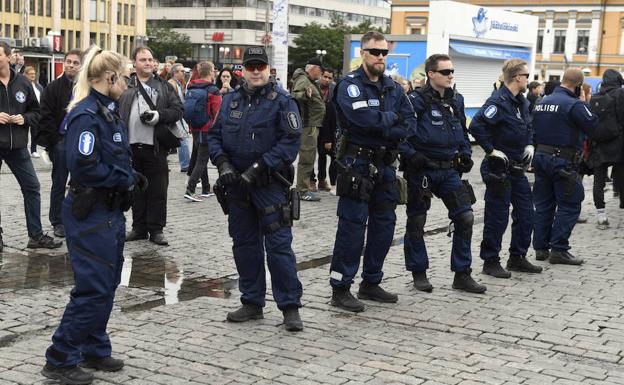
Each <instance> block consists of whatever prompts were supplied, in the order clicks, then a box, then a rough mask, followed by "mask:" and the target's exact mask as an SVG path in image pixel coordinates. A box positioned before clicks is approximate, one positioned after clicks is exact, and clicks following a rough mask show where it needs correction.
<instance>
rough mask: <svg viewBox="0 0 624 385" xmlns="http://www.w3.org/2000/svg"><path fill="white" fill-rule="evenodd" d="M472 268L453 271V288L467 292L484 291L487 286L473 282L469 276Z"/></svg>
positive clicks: (478, 292)
mask: <svg viewBox="0 0 624 385" xmlns="http://www.w3.org/2000/svg"><path fill="white" fill-rule="evenodd" d="M471 272H472V269H466V270H464V271H458V272H455V279H454V280H453V289H455V290H463V291H467V292H469V293H477V294H481V293H484V292H485V291H486V290H487V288H486V287H485V285H480V284H478V283H477V282H475V280H474V279H472V277H471V276H470V273H471Z"/></svg>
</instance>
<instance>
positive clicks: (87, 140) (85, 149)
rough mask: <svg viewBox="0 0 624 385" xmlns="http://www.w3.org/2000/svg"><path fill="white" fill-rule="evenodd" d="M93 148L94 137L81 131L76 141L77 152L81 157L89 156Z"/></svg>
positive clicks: (88, 132) (87, 132)
mask: <svg viewBox="0 0 624 385" xmlns="http://www.w3.org/2000/svg"><path fill="white" fill-rule="evenodd" d="M94 147H95V135H93V133H92V132H90V131H83V132H82V133H81V134H80V138H79V140H78V152H80V153H81V154H82V155H91V153H92V152H93V148H94Z"/></svg>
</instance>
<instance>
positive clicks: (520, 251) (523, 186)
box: [480, 158, 535, 260]
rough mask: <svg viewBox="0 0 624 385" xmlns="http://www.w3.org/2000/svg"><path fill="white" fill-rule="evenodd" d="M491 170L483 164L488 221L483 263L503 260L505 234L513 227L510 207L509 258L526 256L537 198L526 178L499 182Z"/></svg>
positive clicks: (508, 176) (509, 176) (514, 178)
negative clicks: (501, 256)
mask: <svg viewBox="0 0 624 385" xmlns="http://www.w3.org/2000/svg"><path fill="white" fill-rule="evenodd" d="M493 175H496V176H499V175H500V174H498V175H497V174H492V170H490V162H489V161H488V160H487V158H486V159H484V160H483V162H482V163H481V177H482V179H483V182H485V217H484V225H483V240H482V241H481V253H480V257H481V258H482V259H483V260H500V256H499V253H500V251H501V243H502V240H503V234H504V233H505V230H506V229H507V224H508V223H509V205H510V204H511V205H513V210H512V212H511V220H512V223H511V245H510V246H509V254H510V255H514V256H525V255H526V253H527V250H528V248H529V246H530V245H531V233H532V232H533V220H534V216H535V210H534V208H533V195H532V193H531V187H530V186H529V180H528V179H527V177H526V175H524V174H522V175H513V174H509V173H506V174H505V177H504V178H503V179H497V178H495V177H494V176H493Z"/></svg>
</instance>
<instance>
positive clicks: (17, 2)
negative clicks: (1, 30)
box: [8, 0, 20, 13]
mask: <svg viewBox="0 0 624 385" xmlns="http://www.w3.org/2000/svg"><path fill="white" fill-rule="evenodd" d="M8 1H10V0H8ZM19 12H20V0H13V13H19Z"/></svg>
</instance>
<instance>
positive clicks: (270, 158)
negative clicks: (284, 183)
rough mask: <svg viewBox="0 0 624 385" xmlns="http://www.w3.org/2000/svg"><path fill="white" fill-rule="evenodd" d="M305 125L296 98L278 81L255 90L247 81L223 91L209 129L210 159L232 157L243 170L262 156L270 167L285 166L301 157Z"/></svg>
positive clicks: (231, 160)
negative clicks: (232, 88)
mask: <svg viewBox="0 0 624 385" xmlns="http://www.w3.org/2000/svg"><path fill="white" fill-rule="evenodd" d="M302 127H303V125H302V123H301V117H300V116H299V111H298V109H297V104H296V103H295V100H294V99H293V98H292V97H291V96H290V95H289V94H288V93H287V92H286V91H284V90H283V89H282V88H281V87H279V86H277V84H276V83H275V82H269V83H268V84H266V85H265V86H264V87H261V88H258V89H256V90H254V91H251V90H249V89H248V88H247V87H246V86H244V85H243V86H241V87H239V88H238V89H237V90H236V91H234V92H229V93H227V94H225V95H223V101H222V103H221V108H220V110H219V114H218V115H217V118H216V120H215V124H214V125H213V126H212V127H211V128H210V131H208V147H209V153H210V159H211V160H212V162H213V163H214V164H219V163H220V162H222V160H229V161H230V162H231V163H232V165H233V166H234V167H235V168H236V169H237V170H238V171H239V172H242V171H245V170H246V169H247V168H249V167H250V166H251V165H252V164H253V163H254V162H256V161H259V160H260V159H261V160H262V161H263V162H264V164H265V165H266V166H267V167H268V168H269V169H272V170H281V169H284V167H285V166H287V165H290V164H292V162H293V161H294V160H295V158H296V157H297V154H298V152H299V145H300V144H301V129H302Z"/></svg>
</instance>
